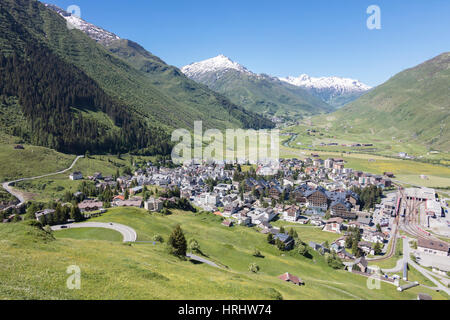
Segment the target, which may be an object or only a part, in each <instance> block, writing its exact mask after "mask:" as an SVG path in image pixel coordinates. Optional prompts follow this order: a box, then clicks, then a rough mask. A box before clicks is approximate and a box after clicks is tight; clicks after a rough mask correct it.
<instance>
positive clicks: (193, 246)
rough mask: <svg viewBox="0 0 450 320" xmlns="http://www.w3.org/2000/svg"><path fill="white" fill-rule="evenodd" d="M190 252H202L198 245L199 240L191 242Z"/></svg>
mask: <svg viewBox="0 0 450 320" xmlns="http://www.w3.org/2000/svg"><path fill="white" fill-rule="evenodd" d="M189 250H191V252H200V245H199V244H198V242H197V240H195V239H191V240H189Z"/></svg>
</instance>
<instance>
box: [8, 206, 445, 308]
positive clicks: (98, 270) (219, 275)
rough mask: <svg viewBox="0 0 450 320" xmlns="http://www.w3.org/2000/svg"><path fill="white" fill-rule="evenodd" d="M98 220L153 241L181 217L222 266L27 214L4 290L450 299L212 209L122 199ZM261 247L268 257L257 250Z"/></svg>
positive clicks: (64, 295)
mask: <svg viewBox="0 0 450 320" xmlns="http://www.w3.org/2000/svg"><path fill="white" fill-rule="evenodd" d="M92 221H103V222H117V223H123V224H126V225H129V226H131V227H133V228H135V230H136V231H137V234H138V241H151V240H152V239H153V236H154V235H156V234H158V235H161V236H162V237H163V239H164V240H165V241H167V239H168V236H169V234H170V232H171V230H172V229H173V228H174V226H175V225H177V224H180V225H181V227H182V229H183V231H184V232H185V235H186V238H187V239H188V240H189V239H191V238H195V239H196V240H197V241H198V242H199V244H200V249H201V251H202V254H203V255H204V257H205V258H206V259H209V260H211V261H214V262H216V263H217V264H218V265H220V266H222V268H214V267H211V266H208V265H205V264H201V263H193V262H191V261H188V260H180V259H178V258H176V257H173V256H171V255H170V254H169V253H168V251H167V249H166V245H165V244H164V243H163V244H153V243H145V242H144V243H134V244H122V243H121V242H119V241H111V240H112V239H109V240H98V239H99V238H101V237H103V236H104V234H103V232H100V231H98V230H97V231H94V230H90V231H89V232H88V231H86V232H88V233H89V234H87V235H86V234H84V235H80V234H75V235H74V234H72V235H70V234H68V233H67V232H68V231H67V230H64V231H58V232H55V233H54V236H53V235H49V234H47V233H45V232H44V231H42V230H38V229H36V228H35V227H31V226H28V225H26V224H24V223H19V224H3V225H0V239H2V240H0V264H1V265H2V269H1V271H0V298H1V299H270V300H272V299H414V298H416V297H417V294H418V293H419V292H425V293H428V294H430V295H432V296H433V298H434V299H448V297H447V296H445V294H442V293H438V292H434V291H432V290H430V289H427V288H425V287H418V288H413V289H411V290H408V291H406V292H403V293H400V292H398V291H397V290H396V288H395V287H394V286H393V285H390V284H386V283H382V285H381V289H380V290H369V289H367V286H366V281H367V279H366V278H365V277H362V276H359V275H355V274H351V273H348V272H346V271H343V270H339V271H335V270H333V269H331V268H330V267H328V265H327V264H326V262H325V260H324V258H323V257H322V256H320V255H318V254H317V253H315V252H311V255H312V256H311V258H306V257H303V256H300V255H298V254H297V253H295V252H294V251H291V252H281V251H279V250H278V249H277V248H276V247H274V246H272V245H269V244H268V243H267V242H266V236H265V235H263V234H261V233H259V232H257V231H256V230H255V229H250V228H245V227H239V226H235V227H232V228H226V227H224V226H222V225H221V224H220V218H219V217H216V216H214V215H211V214H206V213H201V214H200V213H197V214H194V213H187V212H182V211H174V212H173V214H172V215H169V216H162V215H159V214H153V215H151V214H149V213H147V212H146V211H145V210H142V209H135V208H118V209H111V210H109V211H108V213H106V214H105V215H103V216H102V217H99V218H95V219H92ZM316 231H317V232H321V231H320V230H316ZM316 231H308V232H310V233H308V234H307V233H306V232H305V233H303V232H302V230H297V232H298V233H299V236H300V237H301V238H302V237H303V238H302V239H304V240H303V241H306V240H314V239H316V240H319V239H318V234H315V232H316ZM77 232H78V231H77ZM97 232H98V233H99V234H100V235H96V233H97ZM77 238H89V240H84V239H77ZM95 239H97V240H95ZM255 248H257V249H258V250H259V251H260V252H261V254H262V256H263V258H257V257H254V256H253V252H254V249H255ZM250 263H256V264H257V265H258V266H259V267H260V271H259V272H258V273H256V274H254V273H251V272H250V271H248V266H249V264H250ZM71 265H77V266H79V267H80V268H81V289H80V290H68V289H67V288H66V280H67V277H68V274H67V273H66V269H67V268H68V267H69V266H71ZM285 272H290V273H292V274H294V275H297V276H299V277H300V278H302V279H303V280H304V281H305V286H301V287H298V286H295V285H292V284H290V283H284V282H282V281H281V280H279V279H278V278H277V276H278V275H280V274H282V273H285Z"/></svg>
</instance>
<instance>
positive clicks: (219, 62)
mask: <svg viewBox="0 0 450 320" xmlns="http://www.w3.org/2000/svg"><path fill="white" fill-rule="evenodd" d="M227 70H236V71H239V72H242V73H247V74H252V73H251V72H250V71H249V70H247V69H246V68H245V67H244V66H242V65H240V64H239V63H237V62H234V61H232V60H231V59H230V58H228V57H226V56H224V55H223V54H220V55H218V56H217V57H214V58H211V59H207V60H203V61H200V62H195V63H192V64H190V65H187V66H184V67H183V68H181V71H182V72H183V73H184V74H185V75H186V76H188V77H189V78H197V77H199V76H201V75H203V74H208V73H217V72H223V71H227Z"/></svg>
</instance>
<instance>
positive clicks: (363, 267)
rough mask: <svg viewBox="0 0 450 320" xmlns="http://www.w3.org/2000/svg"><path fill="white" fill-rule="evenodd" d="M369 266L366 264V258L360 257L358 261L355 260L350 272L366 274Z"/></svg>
mask: <svg viewBox="0 0 450 320" xmlns="http://www.w3.org/2000/svg"><path fill="white" fill-rule="evenodd" d="M368 266H369V263H368V262H367V260H366V258H364V257H360V258H358V259H356V260H355V262H354V263H353V265H352V270H355V269H356V270H355V271H358V269H359V270H360V271H361V272H364V273H366V272H367V267H368Z"/></svg>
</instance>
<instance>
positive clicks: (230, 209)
mask: <svg viewBox="0 0 450 320" xmlns="http://www.w3.org/2000/svg"><path fill="white" fill-rule="evenodd" d="M238 209H239V207H238V205H237V204H235V203H229V204H227V205H226V206H225V208H224V210H223V216H224V217H231V215H233V214H235V213H236V212H238Z"/></svg>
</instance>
